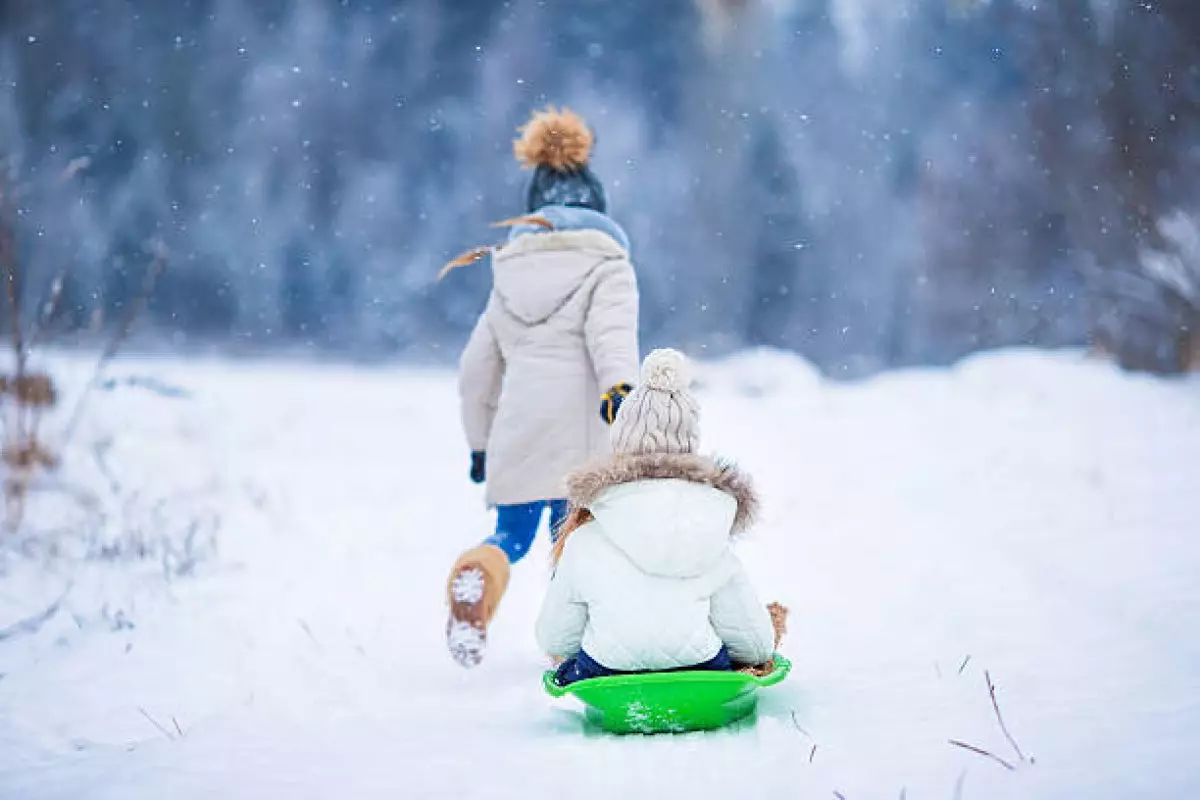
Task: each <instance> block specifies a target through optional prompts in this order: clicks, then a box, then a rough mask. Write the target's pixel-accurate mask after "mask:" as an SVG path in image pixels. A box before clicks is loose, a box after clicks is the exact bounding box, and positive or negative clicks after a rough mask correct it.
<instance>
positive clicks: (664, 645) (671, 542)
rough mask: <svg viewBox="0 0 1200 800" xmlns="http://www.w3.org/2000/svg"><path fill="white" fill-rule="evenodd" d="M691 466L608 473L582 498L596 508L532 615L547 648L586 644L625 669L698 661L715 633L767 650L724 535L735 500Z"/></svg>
mask: <svg viewBox="0 0 1200 800" xmlns="http://www.w3.org/2000/svg"><path fill="white" fill-rule="evenodd" d="M653 458H658V459H659V460H660V462H661V461H667V460H669V459H667V458H665V457H651V459H653ZM675 458H676V459H678V458H679V457H675ZM683 458H685V459H692V460H693V461H694V462H697V461H699V460H698V459H696V457H683ZM641 460H642V461H643V462H644V461H645V460H646V458H645V457H642V459H641ZM713 469H716V467H715V466H714V467H713ZM640 471H641V472H645V471H646V470H644V469H641V470H640ZM671 471H672V470H670V469H667V470H660V471H659V472H660V473H661V474H669V473H670V472H671ZM692 478H693V479H690V480H689V479H685V478H652V479H643V480H634V481H631V482H620V483H617V484H616V485H607V486H604V487H602V488H600V489H599V491H598V493H597V496H596V497H595V498H594V499H591V501H590V502H587V503H586V507H587V508H588V509H589V510H590V511H591V512H592V515H593V516H594V520H593V521H592V522H589V523H587V524H585V525H584V526H582V527H580V528H579V529H578V530H576V531H574V532H573V533H571V534H570V538H569V539H568V540H567V541H566V543H565V546H564V548H563V553H562V558H561V560H560V561H559V563H558V566H557V568H556V570H555V574H554V577H553V579H552V580H551V582H550V587H549V590H548V592H547V595H546V598H545V601H544V604H543V607H542V612H541V615H540V617H539V619H538V623H537V637H538V643H539V645H540V646H541V647H542V649H543V650H544V651H545V652H546V653H547V654H549V655H551V656H559V657H564V658H566V657H570V656H573V655H575V654H576V653H577V652H578V651H579V650H580V648H582V649H583V650H584V651H586V652H587V653H588V655H590V656H591V657H592V658H594V659H595V660H596V661H598V662H600V663H601V664H603V665H604V666H606V667H609V668H610V669H616V670H627V671H636V670H661V669H669V668H672V667H685V666H691V665H694V664H699V663H701V662H704V661H707V660H709V659H710V658H712V657H713V656H715V655H716V654H717V651H718V650H719V649H720V647H721V644H722V642H724V644H725V645H726V646H727V647H728V648H729V653H730V655H731V656H732V658H733V660H734V662H735V663H737V664H761V663H763V662H766V661H768V660H769V659H770V658H771V656H772V654H773V645H774V630H773V628H772V626H771V617H770V614H769V612H768V611H767V609H766V607H765V605H764V604H763V603H762V602H760V601H759V598H758V597H757V596H756V594H755V592H754V590H753V588H752V587H751V586H750V582H749V580H748V578H747V575H746V572H745V569H744V568H743V566H742V564H741V562H740V561H739V560H738V558H737V557H736V556H735V555H734V554H733V552H732V551H731V550H730V547H729V539H730V533H731V530H733V529H734V528H735V521H736V520H737V518H738V516H739V501H738V499H737V498H736V497H735V495H734V494H731V493H730V492H729V491H726V490H723V489H721V488H716V487H714V486H712V485H709V483H707V482H699V481H697V480H695V476H692Z"/></svg>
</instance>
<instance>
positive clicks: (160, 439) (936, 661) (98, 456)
mask: <svg viewBox="0 0 1200 800" xmlns="http://www.w3.org/2000/svg"><path fill="white" fill-rule="evenodd" d="M53 363H54V364H55V365H56V367H57V369H58V371H59V372H60V375H62V376H64V378H67V379H68V381H67V382H68V383H70V382H72V381H73V382H74V383H75V385H76V386H77V385H78V382H79V380H81V379H82V377H83V376H84V375H85V374H86V371H87V369H88V368H89V365H88V363H87V362H86V361H84V360H80V359H78V358H76V357H65V356H61V357H57V358H55V359H54V361H53ZM109 374H110V375H112V376H113V377H115V378H127V377H129V376H139V377H141V378H154V379H156V380H158V381H160V382H161V384H160V385H158V386H153V385H152V386H149V387H147V386H143V385H128V384H118V385H116V386H114V387H112V389H111V390H110V391H99V392H97V393H96V396H95V398H94V402H93V404H92V406H91V408H90V409H89V412H88V415H87V416H86V417H85V424H84V425H83V427H82V428H81V430H80V433H79V435H78V436H77V437H76V439H75V441H74V443H73V446H72V448H71V450H70V451H69V452H68V463H67V465H66V467H65V469H64V473H63V475H62V476H61V478H59V479H58V483H57V484H54V485H49V486H46V487H44V488H43V489H41V490H39V492H38V493H37V495H36V497H35V505H34V507H33V508H31V511H30V514H31V519H34V518H36V519H35V521H36V522H37V530H36V531H34V533H33V534H29V533H26V534H24V535H21V536H17V535H13V534H6V536H7V537H8V538H7V540H6V541H5V542H4V544H2V545H0V797H2V798H23V799H28V800H35V799H38V800H40V799H42V798H45V799H47V800H49V799H50V798H64V799H65V798H72V799H73V800H75V799H84V798H86V799H88V800H94V799H98V798H123V799H130V798H156V799H158V798H174V799H177V800H182V799H183V798H209V797H224V798H273V797H280V798H289V800H300V799H301V798H373V797H388V798H394V797H413V798H438V797H453V798H467V797H469V798H517V797H523V798H529V797H535V798H541V797H551V796H557V797H570V798H622V797H633V796H645V797H656V798H669V797H689V798H710V797H725V798H753V797H773V798H780V797H789V798H791V797H806V798H807V797H813V798H831V797H835V796H838V795H839V794H840V796H843V797H845V798H846V800H859V799H860V798H896V797H907V798H911V799H912V800H917V798H953V797H961V798H971V799H974V798H1134V797H1136V798H1185V797H1197V796H1200V758H1198V755H1200V635H1197V631H1200V581H1198V580H1197V575H1200V499H1198V498H1200V382H1198V381H1197V380H1194V379H1193V380H1183V381H1167V380H1159V379H1152V378H1147V377H1137V376H1129V375H1122V374H1120V373H1119V372H1117V371H1116V370H1115V369H1114V368H1113V367H1111V366H1109V365H1107V364H1104V363H1099V362H1094V361H1089V360H1086V359H1084V358H1083V357H1082V356H1080V355H1079V354H1076V353H1065V354H1064V353H1059V354H1045V353H1031V352H1004V353H996V354H989V355H985V356H979V357H976V358H973V359H970V360H968V361H966V362H964V363H962V364H960V365H959V366H958V367H956V368H954V369H953V370H921V371H908V372H900V373H893V374H889V375H886V376H883V377H880V378H877V379H874V380H871V381H869V382H865V383H861V384H856V385H837V384H831V383H827V382H824V381H822V380H820V379H819V378H818V377H817V376H816V375H815V373H813V372H812V371H811V370H810V369H809V368H808V367H807V366H806V365H804V364H803V363H802V362H800V361H798V360H796V359H793V358H790V357H786V356H782V355H778V354H770V353H763V354H750V355H746V356H743V357H740V358H737V359H733V360H729V361H726V362H722V363H719V364H709V365H706V367H705V369H704V370H703V372H702V378H703V386H702V389H701V400H702V403H703V408H704V423H705V433H706V444H707V446H708V447H709V448H711V449H713V450H717V451H720V452H722V453H724V454H727V455H730V456H732V457H735V458H736V459H737V460H738V461H739V462H740V463H741V464H742V465H743V466H744V467H746V468H747V469H748V470H749V471H751V473H752V474H753V475H754V476H755V477H756V479H757V481H758V483H759V486H760V490H761V492H762V494H763V495H764V500H765V509H764V511H765V518H764V520H763V524H762V525H761V526H760V528H759V529H758V531H757V533H756V534H755V536H754V538H753V540H752V541H750V542H748V543H746V544H745V546H743V548H742V553H743V555H744V557H745V559H746V561H747V564H748V566H749V567H750V568H751V570H752V572H753V574H754V576H755V577H756V579H757V581H758V583H759V586H760V589H761V592H762V594H763V596H764V599H765V600H770V599H777V600H780V601H781V602H783V603H785V604H786V605H788V606H790V607H791V609H792V616H791V620H790V631H789V636H788V638H787V640H786V641H785V643H784V648H783V649H784V651H785V652H786V653H787V654H788V655H789V656H790V657H792V658H793V660H794V662H795V670H794V672H793V675H792V677H791V678H790V679H789V680H788V681H787V682H785V683H784V684H783V685H782V686H780V687H777V688H775V689H772V690H769V691H767V692H765V693H764V694H763V698H762V703H761V706H760V712H759V717H758V720H757V723H756V724H755V725H753V726H746V727H742V728H739V729H736V730H729V731H723V732H718V733H713V734H689V735H683V736H678V737H652V738H645V737H636V738H626V739H616V738H611V737H607V736H603V735H597V734H594V733H592V732H589V731H585V730H584V729H583V727H582V725H581V716H580V712H579V709H578V707H577V706H575V705H574V704H573V702H572V701H570V700H563V701H551V700H550V699H549V698H547V697H546V696H545V695H544V694H543V693H542V691H541V688H540V685H539V682H538V680H539V673H540V670H541V669H542V668H543V667H544V661H543V659H542V658H541V657H540V656H539V654H538V653H537V651H536V648H535V645H534V639H533V631H532V623H533V619H534V616H535V613H536V609H537V604H538V602H539V600H540V596H541V592H542V590H543V587H544V585H545V581H546V578H547V574H546V568H545V556H546V542H545V540H544V538H543V539H542V540H541V541H540V543H539V547H538V549H537V550H535V552H534V553H532V554H531V556H530V557H529V558H527V559H526V561H525V562H523V563H522V564H521V565H520V566H519V567H518V568H517V570H516V571H515V574H514V580H513V585H512V591H511V593H510V595H509V596H508V598H506V600H505V602H504V605H503V606H502V608H501V614H500V618H499V620H498V622H497V624H496V625H495V626H494V629H493V633H492V643H493V644H492V648H491V650H490V651H489V654H488V657H487V659H486V660H485V662H484V664H483V665H482V666H480V667H479V668H478V669H476V670H474V671H464V670H462V669H460V668H458V667H457V666H455V665H454V664H453V663H452V662H451V661H450V660H449V658H448V656H447V655H446V654H445V652H444V649H443V644H442V627H443V622H444V616H443V615H444V611H443V608H442V595H441V591H442V583H443V581H444V578H445V572H446V569H447V568H448V566H449V564H450V562H451V560H452V559H453V557H454V556H455V554H456V553H457V552H458V551H459V550H460V549H461V548H463V547H464V546H467V545H469V544H472V543H473V542H474V541H475V540H476V539H478V538H480V537H482V536H483V535H484V534H485V533H486V532H487V530H488V528H489V522H490V518H489V515H488V514H487V513H486V511H485V510H484V508H483V507H482V505H481V502H482V501H481V497H482V495H481V490H480V489H479V488H478V487H475V486H473V485H471V484H470V483H469V482H468V481H467V478H466V472H467V456H466V453H465V452H464V447H463V445H462V443H461V436H460V433H459V429H458V417H457V406H456V400H455V394H454V384H453V378H452V376H451V375H449V374H448V373H442V372H436V371H416V370H397V369H382V368H380V369H357V370H356V369H350V368H334V367H319V366H300V365H294V364H275V365H263V364H257V363H238V364H230V363H222V362H219V361H214V360H201V361H192V362H185V361H162V360H124V361H120V362H118V363H117V364H116V365H114V367H113V368H111V369H110V370H109ZM164 387H166V388H164ZM67 394H68V396H70V394H71V392H67ZM48 431H50V432H53V431H54V425H49V426H48ZM56 600H58V601H59V602H58V605H53V604H54V602H55V601H56ZM48 609H49V610H52V611H53V612H54V613H52V614H49V615H47V616H48V618H47V619H45V620H44V621H43V620H39V619H38V618H39V616H41V615H43V612H46V611H47V610H48ZM23 620H29V621H31V622H30V624H29V625H22V624H21V622H22V621H23ZM37 622H42V623H43V624H42V625H41V627H40V628H39V629H37V630H34V628H36V627H37V625H36V624H35V623H37ZM985 670H987V671H988V672H989V673H990V674H991V676H992V679H993V681H994V682H995V684H996V687H997V699H998V702H999V706H1000V708H1001V710H1002V712H1003V715H1004V719H1005V722H1006V723H1007V725H1008V728H1009V730H1010V731H1011V733H1012V736H1013V738H1014V739H1015V740H1016V742H1017V743H1018V744H1019V746H1020V748H1021V750H1022V752H1023V753H1024V754H1025V756H1027V757H1029V759H1030V761H1032V762H1033V763H1029V761H1024V762H1023V761H1021V760H1020V759H1019V758H1018V756H1017V755H1016V753H1015V752H1014V750H1013V748H1012V747H1011V746H1010V745H1009V744H1008V743H1007V741H1006V740H1005V737H1004V735H1003V733H1002V731H1001V730H1000V727H999V725H998V724H997V721H996V717H995V714H994V712H993V708H992V704H991V701H990V699H989V696H988V691H987V686H986V683H985V679H984V671H985ZM951 739H955V740H960V741H962V742H964V743H968V744H971V745H974V746H977V747H979V748H982V749H985V750H988V751H990V752H991V753H994V754H995V755H997V756H999V757H1000V758H1003V759H1005V760H1006V761H1008V762H1011V763H1012V764H1013V765H1014V766H1016V769H1015V770H1014V771H1010V770H1008V769H1006V768H1005V767H1003V766H1001V765H1000V764H998V763H997V762H995V761H993V760H990V759H988V758H986V757H985V756H982V755H979V754H976V753H973V752H970V751H968V750H965V749H963V748H961V747H957V746H954V745H952V744H950V743H949V740H951Z"/></svg>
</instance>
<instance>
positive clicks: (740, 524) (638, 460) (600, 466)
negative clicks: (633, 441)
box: [566, 453, 759, 535]
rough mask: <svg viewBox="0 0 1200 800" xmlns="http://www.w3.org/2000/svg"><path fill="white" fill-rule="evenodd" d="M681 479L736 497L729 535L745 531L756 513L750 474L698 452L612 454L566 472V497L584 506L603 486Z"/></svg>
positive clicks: (755, 499)
mask: <svg viewBox="0 0 1200 800" xmlns="http://www.w3.org/2000/svg"><path fill="white" fill-rule="evenodd" d="M653 480H682V481H687V482H688V483H695V484H700V485H703V486H708V487H711V488H713V489H716V490H717V491H720V492H724V493H725V494H727V495H729V496H730V497H732V498H733V499H734V500H736V501H737V512H736V514H735V515H734V520H733V528H732V529H731V531H730V534H731V535H737V534H741V533H744V532H746V531H747V530H749V528H750V527H751V526H752V525H753V524H754V522H755V520H756V518H757V516H758V508H759V501H758V494H757V493H756V492H755V490H754V486H753V484H752V482H751V480H750V476H748V475H747V474H746V473H744V472H742V471H741V470H740V469H738V468H737V467H736V466H734V465H733V464H731V463H729V462H726V461H723V460H718V459H712V458H708V457H705V456H700V455H691V454H688V455H670V454H665V453H656V454H653V455H628V456H615V457H613V458H610V459H607V460H605V461H603V462H600V463H597V464H593V465H591V466H589V467H585V468H583V469H580V470H577V471H576V472H573V473H571V474H570V475H568V476H567V481H566V484H567V498H568V499H569V500H570V501H571V504H572V505H573V506H575V507H576V508H587V507H589V506H591V505H592V504H593V503H595V502H596V501H597V500H598V499H599V498H600V496H601V495H602V494H604V493H605V492H606V491H607V490H609V489H612V488H614V487H617V486H622V485H626V484H631V483H637V482H639V481H653Z"/></svg>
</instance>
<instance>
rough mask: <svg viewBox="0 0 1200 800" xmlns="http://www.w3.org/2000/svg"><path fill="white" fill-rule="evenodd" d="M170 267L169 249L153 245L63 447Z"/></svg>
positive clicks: (73, 416) (81, 398) (82, 396)
mask: <svg viewBox="0 0 1200 800" xmlns="http://www.w3.org/2000/svg"><path fill="white" fill-rule="evenodd" d="M166 266H167V251H166V248H165V247H164V246H163V245H162V244H161V243H160V244H156V245H155V246H154V261H152V262H151V264H150V267H149V269H147V270H146V274H145V276H144V277H143V278H142V287H141V291H140V292H139V293H138V295H137V296H136V297H135V298H134V299H133V300H132V302H130V303H129V305H128V306H126V308H125V313H124V314H123V315H122V316H121V320H120V322H119V323H118V325H117V329H116V330H115V331H113V335H112V337H111V338H110V339H109V341H108V344H107V345H105V347H104V351H103V352H102V353H101V354H100V358H99V359H97V360H96V366H95V367H94V368H93V369H92V377H91V379H90V380H89V381H88V382H87V385H86V386H84V388H83V392H82V393H81V394H80V395H79V399H78V400H77V401H76V402H75V409H74V410H73V411H72V412H71V418H70V420H69V421H68V422H67V427H66V430H65V432H64V433H63V440H62V447H66V446H67V444H68V443H69V442H70V441H71V439H72V438H73V437H74V435H75V430H76V428H77V427H78V426H79V420H80V418H81V417H82V416H83V411H84V409H85V408H86V407H87V402H88V400H89V399H90V398H91V394H92V390H93V389H95V387H96V384H97V383H99V382H100V376H101V375H102V374H103V373H104V368H105V367H106V366H108V362H110V361H112V359H113V356H115V355H116V354H117V351H118V350H119V349H120V347H121V345H122V344H123V343H124V342H125V338H126V337H127V336H128V335H129V331H130V329H131V328H132V327H133V323H134V320H136V319H137V316H138V314H140V313H141V312H142V309H144V308H145V307H146V304H147V303H149V302H150V296H151V295H152V294H153V293H154V287H155V285H156V284H157V282H158V279H159V276H161V275H162V273H163V270H165V269H166Z"/></svg>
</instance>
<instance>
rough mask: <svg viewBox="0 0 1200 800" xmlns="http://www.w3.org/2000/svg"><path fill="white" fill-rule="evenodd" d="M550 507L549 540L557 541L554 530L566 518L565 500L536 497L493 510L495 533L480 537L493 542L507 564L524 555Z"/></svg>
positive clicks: (515, 561)
mask: <svg viewBox="0 0 1200 800" xmlns="http://www.w3.org/2000/svg"><path fill="white" fill-rule="evenodd" d="M547 508H549V509H550V541H551V542H554V541H557V540H558V529H559V528H560V527H562V524H563V521H564V520H566V518H567V511H568V510H569V508H568V503H567V501H566V500H538V501H536V502H533V503H521V504H520V505H513V506H500V507H499V508H497V509H496V532H495V533H493V534H492V535H491V536H489V537H488V538H486V539H484V542H485V543H486V544H491V545H495V546H496V547H499V548H500V549H501V550H503V551H504V554H505V555H506V556H508V563H510V564H515V563H517V562H518V561H520V560H521V559H522V558H524V557H525V554H526V553H528V552H529V548H530V547H531V546H532V545H533V540H534V538H535V537H536V536H537V532H538V526H539V525H541V524H542V515H543V513H544V512H545V511H546V509H547Z"/></svg>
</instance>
